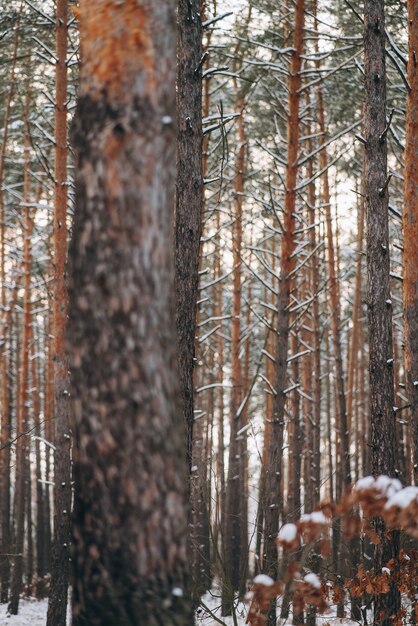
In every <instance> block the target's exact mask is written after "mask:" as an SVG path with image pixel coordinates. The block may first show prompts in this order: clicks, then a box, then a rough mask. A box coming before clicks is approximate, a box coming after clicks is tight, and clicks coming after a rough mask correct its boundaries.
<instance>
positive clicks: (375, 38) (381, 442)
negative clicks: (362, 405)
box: [364, 0, 400, 626]
mask: <svg viewBox="0 0 418 626" xmlns="http://www.w3.org/2000/svg"><path fill="white" fill-rule="evenodd" d="M364 63H365V66H364V68H365V106H364V136H365V140H366V149H365V196H366V220H367V276H368V296H367V303H368V323H369V380H370V425H371V446H372V472H373V474H374V475H378V474H387V475H389V476H395V475H396V468H397V459H396V455H395V437H396V432H395V415H394V411H393V406H394V390H393V343H392V304H391V296H390V284H389V273H390V258H389V225H388V179H387V143H386V133H387V127H386V66H385V7H384V0H365V4H364ZM376 530H377V532H378V534H379V538H380V543H379V545H377V546H376V547H375V555H374V566H375V569H376V571H377V572H380V571H381V569H382V567H383V566H385V565H386V563H387V562H388V561H389V560H390V559H391V558H396V557H397V554H398V549H399V537H398V534H397V533H396V532H392V533H390V534H389V536H388V535H387V533H386V529H385V526H384V523H383V521H382V520H381V519H378V520H376ZM399 603H400V598H399V592H398V591H397V589H396V585H395V584H394V583H392V584H391V591H390V593H389V594H386V595H380V596H377V597H376V598H375V623H376V624H382V625H384V626H389V624H390V623H391V620H390V616H391V615H393V614H395V613H396V612H397V610H398V608H399Z"/></svg>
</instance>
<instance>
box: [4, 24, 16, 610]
mask: <svg viewBox="0 0 418 626" xmlns="http://www.w3.org/2000/svg"><path fill="white" fill-rule="evenodd" d="M19 36H20V19H19V20H18V22H17V24H16V31H15V37H14V41H13V53H12V61H11V68H10V77H9V81H8V82H9V85H10V89H9V91H8V95H7V99H6V103H5V109H4V117H3V141H2V144H1V150H0V255H1V256H0V284H1V287H0V289H1V305H2V310H3V311H5V310H6V304H7V291H6V219H5V217H6V216H5V210H4V196H3V182H4V175H5V157H6V150H7V146H8V135H9V122H10V114H11V106H12V101H13V97H14V92H15V72H16V62H17V53H18V48H19ZM16 293H17V291H16ZM5 331H6V328H5V329H4V333H2V335H3V337H4V338H6V332H5ZM0 376H1V397H0V400H1V420H0V423H1V453H0V494H1V495H0V498H1V500H0V510H1V519H0V523H1V553H2V554H4V555H6V554H8V552H9V550H10V539H11V535H10V446H9V440H10V430H11V424H10V419H11V416H10V412H9V394H8V359H7V354H6V341H5V340H4V342H3V343H2V344H1V345H0ZM0 584H1V593H0V602H1V603H2V604H3V603H6V602H7V600H8V597H9V584H10V560H9V557H7V556H1V554H0Z"/></svg>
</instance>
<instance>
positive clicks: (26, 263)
mask: <svg viewBox="0 0 418 626" xmlns="http://www.w3.org/2000/svg"><path fill="white" fill-rule="evenodd" d="M27 88H28V87H27ZM29 102H30V95H29V92H27V96H26V102H25V114H24V115H25V139H24V174H23V200H24V207H25V208H24V227H23V275H24V279H23V280H24V296H23V336H22V344H21V360H20V375H19V389H18V396H17V419H16V421H17V427H16V434H17V437H19V439H18V441H17V446H16V483H15V503H14V512H15V516H16V527H15V535H14V536H15V540H14V554H15V557H14V562H13V572H12V579H11V585H10V602H9V612H10V613H11V614H12V615H17V614H18V611H19V599H20V594H21V591H22V577H23V551H24V533H25V501H26V495H27V494H26V492H27V487H26V481H27V480H28V475H27V470H28V463H27V458H26V457H27V448H26V447H27V443H26V441H27V440H26V437H25V436H24V435H23V433H24V432H25V431H26V430H27V428H28V398H29V394H28V388H29V352H30V338H31V321H32V312H31V267H32V248H31V238H32V231H33V220H32V216H31V208H30V206H29V200H30V171H29V170H30V138H29Z"/></svg>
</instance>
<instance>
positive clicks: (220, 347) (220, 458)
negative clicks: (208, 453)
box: [215, 210, 225, 555]
mask: <svg viewBox="0 0 418 626" xmlns="http://www.w3.org/2000/svg"><path fill="white" fill-rule="evenodd" d="M220 229H221V216H220V211H219V210H218V211H217V212H216V232H217V237H216V248H217V249H216V253H215V255H216V256H215V279H216V280H220V278H221V275H222V248H221V238H220ZM222 294H223V286H222V281H220V282H218V283H217V285H216V308H215V315H216V318H217V320H218V321H217V324H218V325H219V329H218V332H217V335H216V384H217V414H218V450H217V457H216V459H217V460H216V476H217V481H218V483H217V494H218V495H217V509H218V514H217V516H216V517H217V536H218V535H219V552H220V554H221V555H223V533H222V527H223V526H222V525H223V520H224V517H225V461H224V454H225V441H224V390H223V382H224V372H223V367H224V338H223V334H222V330H223V324H222V319H221V318H222V303H223V298H222Z"/></svg>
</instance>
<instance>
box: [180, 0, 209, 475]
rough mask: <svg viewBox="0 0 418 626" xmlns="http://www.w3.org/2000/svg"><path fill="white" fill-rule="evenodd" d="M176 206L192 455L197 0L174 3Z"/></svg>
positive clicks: (198, 199)
mask: <svg viewBox="0 0 418 626" xmlns="http://www.w3.org/2000/svg"><path fill="white" fill-rule="evenodd" d="M178 24H179V28H178V45H177V55H178V57H177V58H178V67H177V108H178V139H177V196H176V198H177V204H176V218H175V264H176V272H175V287H176V303H177V304H176V321H177V336H178V362H179V374H180V380H181V386H182V392H183V411H184V419H185V424H186V428H187V433H188V454H189V461H190V463H191V458H192V431H193V418H194V414H193V368H194V357H195V351H194V348H195V334H196V307H197V300H198V287H199V252H200V238H201V231H202V219H201V210H202V203H203V173H202V141H203V134H202V67H201V58H202V23H201V17H200V0H179V3H178Z"/></svg>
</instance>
